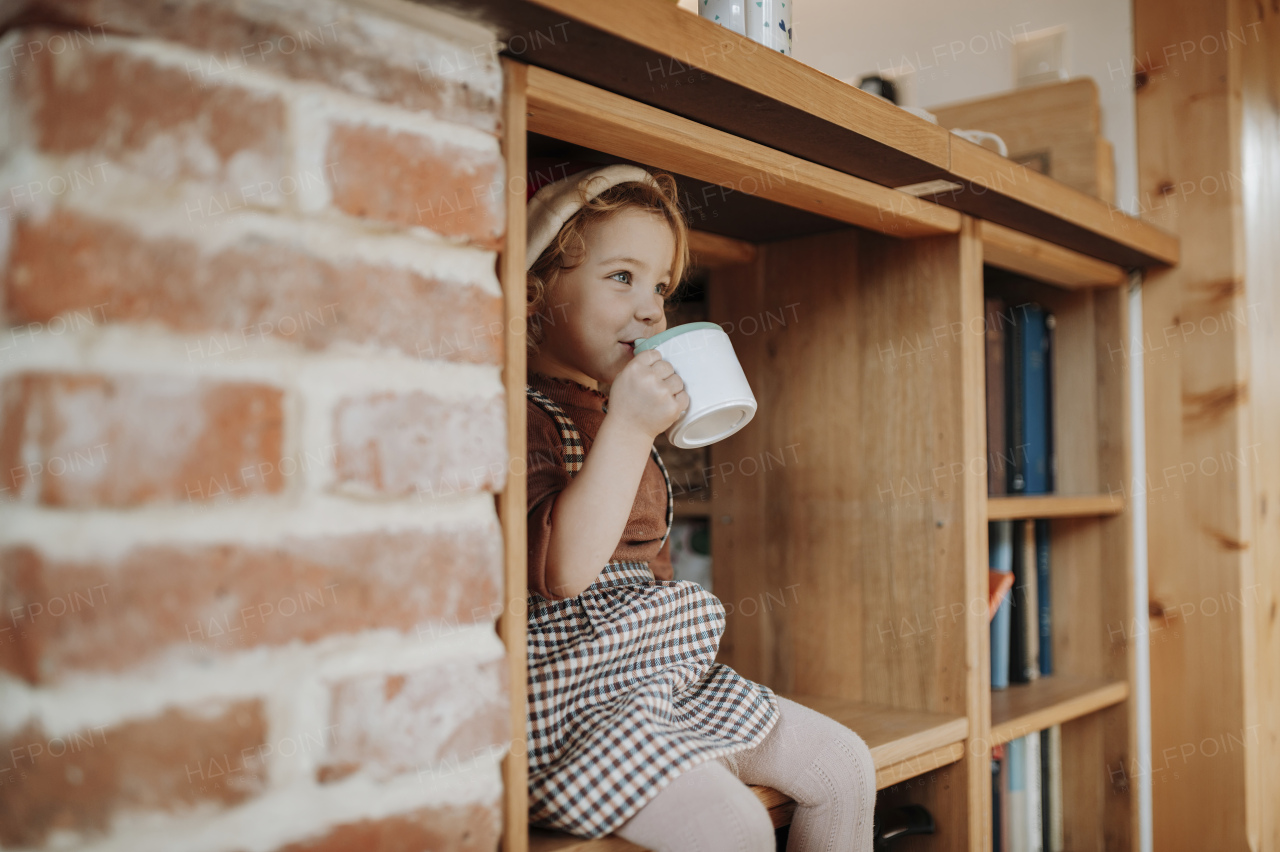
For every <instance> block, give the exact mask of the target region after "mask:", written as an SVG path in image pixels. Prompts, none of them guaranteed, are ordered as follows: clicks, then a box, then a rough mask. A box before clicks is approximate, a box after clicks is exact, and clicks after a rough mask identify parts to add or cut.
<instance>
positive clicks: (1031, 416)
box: [1017, 303, 1049, 494]
mask: <svg viewBox="0 0 1280 852" xmlns="http://www.w3.org/2000/svg"><path fill="white" fill-rule="evenodd" d="M1018 322H1019V323H1021V324H1025V326H1026V327H1025V329H1024V332H1023V334H1022V335H1021V338H1020V341H1019V343H1020V345H1021V351H1020V352H1018V353H1017V354H1018V357H1019V358H1020V359H1021V361H1022V365H1023V369H1022V371H1021V372H1022V381H1023V388H1022V394H1021V401H1022V405H1023V411H1022V423H1023V434H1022V441H1023V443H1024V444H1025V445H1026V446H1025V447H1024V448H1023V449H1024V451H1025V453H1026V479H1025V482H1024V487H1023V493H1024V494H1047V493H1048V492H1049V420H1048V417H1049V373H1048V361H1049V352H1048V348H1049V337H1048V334H1047V333H1046V332H1047V329H1046V328H1045V312H1044V309H1043V308H1041V307H1040V306H1039V305H1037V304H1035V303H1031V304H1027V305H1024V306H1023V311H1022V316H1020V317H1019V318H1018Z"/></svg>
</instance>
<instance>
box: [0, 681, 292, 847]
mask: <svg viewBox="0 0 1280 852" xmlns="http://www.w3.org/2000/svg"><path fill="white" fill-rule="evenodd" d="M211 711H212V712H211ZM266 731H267V723H266V714H265V712H264V709H263V707H262V705H261V703H260V702H259V701H256V700H253V701H240V702H235V703H232V704H230V705H228V706H226V707H223V708H217V707H212V708H211V707H202V708H201V709H200V710H199V711H198V712H188V711H184V710H180V709H171V710H168V711H166V712H165V713H163V714H161V715H159V716H155V717H152V718H149V719H142V720H137V721H130V722H125V723H122V724H118V725H114V726H110V727H107V726H103V727H97V728H92V729H86V730H82V731H79V732H77V733H75V734H71V735H69V736H64V737H50V736H49V735H48V734H46V733H45V732H44V731H42V730H41V729H40V728H39V727H38V726H35V725H29V726H28V727H27V728H26V729H24V730H22V731H19V732H17V733H16V734H13V735H11V736H9V737H6V738H5V741H4V742H3V743H2V744H0V785H3V789H4V791H5V792H4V795H3V796H0V843H3V844H5V845H6V846H24V847H25V846H34V845H38V844H42V843H44V842H45V840H46V839H47V838H48V836H49V834H50V833H51V832H54V831H70V832H76V833H79V834H81V835H82V836H88V837H92V836H93V835H100V834H104V833H106V832H107V831H108V829H109V825H110V820H111V817H112V815H113V814H114V813H115V812H117V811H181V810H185V809H187V808H190V807H193V806H206V807H207V806H209V805H213V806H216V807H228V806H232V805H235V804H238V803H240V802H243V801H245V800H246V799H249V798H250V797H252V796H255V795H257V794H259V793H261V792H262V790H263V789H264V788H265V786H266V777H265V766H264V765H263V763H262V762H261V761H260V760H258V759H257V758H256V755H257V754H259V753H261V748H260V747H261V746H262V744H263V743H265V742H267V735H266Z"/></svg>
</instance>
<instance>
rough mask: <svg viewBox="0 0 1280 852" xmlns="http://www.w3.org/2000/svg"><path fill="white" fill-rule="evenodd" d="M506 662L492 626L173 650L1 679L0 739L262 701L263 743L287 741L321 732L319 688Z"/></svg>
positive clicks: (324, 719) (323, 707)
mask: <svg viewBox="0 0 1280 852" xmlns="http://www.w3.org/2000/svg"><path fill="white" fill-rule="evenodd" d="M421 635H422V636H426V635H427V634H425V633H422V634H421ZM505 653H506V649H505V647H504V646H503V644H502V640H501V639H500V638H499V637H498V635H497V633H496V632H495V631H494V629H493V622H491V621H487V620H481V621H480V622H479V623H478V624H474V625H466V626H463V627H459V628H457V629H455V630H453V631H451V632H449V633H443V634H441V635H439V636H437V637H434V638H420V631H410V632H409V633H407V634H406V633H400V632H398V631H395V630H392V629H389V628H383V629H379V630H369V631H364V632H362V633H357V634H342V635H336V636H327V637H325V638H323V639H321V640H319V641H317V642H313V643H310V644H303V643H302V642H300V641H293V642H290V643H288V644H286V645H277V646H269V647H268V646H261V647H257V648H252V649H249V650H245V651H237V652H218V651H209V650H208V649H200V648H199V646H196V647H195V648H194V649H193V650H192V651H190V652H188V651H187V650H186V649H172V650H171V651H169V652H167V653H166V654H164V655H162V656H161V657H159V658H157V659H155V660H152V661H150V662H148V663H146V664H143V665H141V666H138V667H136V668H133V669H130V670H129V671H126V672H124V673H116V672H104V673H95V674H78V675H72V676H70V677H68V678H67V679H65V680H64V681H61V682H59V683H57V684H54V685H50V686H40V687H33V686H31V685H30V684H28V683H26V682H25V681H22V680H19V679H17V678H15V677H13V676H12V675H7V674H0V732H10V733H11V732H14V731H17V730H21V729H22V728H23V727H25V726H26V725H27V724H29V723H35V724H38V725H39V726H40V729H41V732H42V734H43V735H44V736H46V737H66V736H69V735H71V734H74V733H75V732H77V731H85V730H91V729H96V728H98V727H107V728H110V727H113V726H116V725H119V724H121V723H124V722H128V721H131V720H137V719H148V718H151V717H154V716H156V715H158V714H160V713H163V712H164V711H165V710H166V709H170V708H181V709H182V710H184V711H185V712H187V713H191V714H194V715H200V714H202V713H203V714H206V715H207V714H217V713H219V712H221V711H222V709H223V708H224V707H225V706H226V705H227V704H229V703H231V702H235V701H242V700H245V699H252V698H263V699H266V700H267V702H268V707H267V710H268V717H269V719H270V721H271V723H272V724H271V726H270V728H269V730H268V734H267V736H268V737H276V738H280V737H287V736H296V735H300V734H301V733H302V732H307V731H312V730H313V729H314V730H317V731H318V730H323V729H324V727H325V726H326V725H328V724H329V722H328V704H327V701H326V700H325V699H326V698H327V692H326V689H325V685H326V684H328V683H331V682H334V681H339V680H344V679H347V678H352V677H359V676H363V675H370V674H398V673H404V672H413V671H418V670H421V669H426V668H431V667H434V666H437V665H442V664H446V663H461V662H472V663H475V664H477V665H480V664H484V663H488V662H492V661H494V660H497V659H501V658H502V657H503V655H504V654H505ZM295 689H298V690H300V691H299V692H295ZM304 699H305V700H306V701H308V702H317V703H315V709H314V711H307V712H302V713H299V712H297V709H296V708H297V705H298V704H300V703H303V700H304ZM280 701H284V702H286V703H285V704H280V703H278V702H280ZM273 702H276V703H273Z"/></svg>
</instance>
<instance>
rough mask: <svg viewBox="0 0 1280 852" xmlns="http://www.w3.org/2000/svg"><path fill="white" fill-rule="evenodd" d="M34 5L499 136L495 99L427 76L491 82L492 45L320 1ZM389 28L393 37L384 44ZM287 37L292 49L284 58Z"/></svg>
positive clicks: (85, 0) (55, 16)
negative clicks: (472, 75) (475, 73)
mask: <svg viewBox="0 0 1280 852" xmlns="http://www.w3.org/2000/svg"><path fill="white" fill-rule="evenodd" d="M31 5H32V6H33V7H35V8H34V11H32V12H30V13H28V15H27V16H25V17H26V19H27V20H29V21H34V22H39V21H42V20H46V21H48V20H52V21H58V22H63V21H65V22H67V23H74V24H78V25H80V26H83V27H85V28H86V31H87V32H92V33H97V32H100V31H101V29H100V25H101V24H103V22H106V23H107V27H106V28H107V29H108V30H110V31H111V32H116V33H128V34H134V35H144V36H153V37H158V38H163V39H168V40H170V41H174V42H178V43H180V44H184V45H187V46H189V47H193V48H196V49H197V50H202V51H207V52H208V53H209V54H210V57H211V58H212V59H216V60H218V61H219V62H220V63H221V65H220V67H227V66H229V65H232V64H238V63H244V65H245V67H247V68H249V69H251V70H259V71H265V72H267V73H271V74H276V75H279V76H281V77H286V78H292V79H295V80H303V81H314V82H319V83H324V84H327V85H329V86H332V87H334V88H336V89H342V90H345V91H347V92H350V93H351V94H354V95H356V96H358V97H362V98H370V99H373V100H377V101H381V102H384V103H388V104H392V105H394V106H398V107H402V108H404V109H407V110H410V111H412V112H419V113H429V114H431V115H434V116H436V117H438V118H441V119H443V120H447V121H452V122H456V123H458V124H463V125H467V126H470V127H474V128H476V129H479V130H483V131H485V132H487V133H491V134H494V135H496V134H497V133H498V131H499V124H500V114H501V104H500V103H499V102H498V100H497V98H496V97H494V96H492V95H490V94H488V93H486V92H482V91H478V90H477V87H476V86H475V85H474V84H473V83H472V81H471V80H469V79H468V78H467V76H466V74H465V73H456V72H451V73H433V72H435V71H439V70H443V69H444V68H446V67H453V68H458V69H460V70H461V71H463V72H466V70H467V69H473V68H475V67H476V65H477V64H479V66H480V67H481V68H484V69H490V70H488V71H487V72H486V76H493V77H497V76H498V75H499V73H500V72H499V70H498V60H497V58H496V56H493V55H492V53H491V52H490V50H489V46H488V45H483V44H472V43H469V42H468V43H465V44H458V45H457V46H456V47H454V46H453V45H451V44H449V45H448V46H445V45H446V44H448V43H447V42H444V41H442V40H441V39H439V38H438V37H433V36H430V35H427V34H424V33H421V32H418V31H416V30H415V29H414V28H413V27H412V26H407V25H405V24H404V23H402V22H400V21H388V20H386V19H384V18H381V17H379V16H375V15H372V14H368V13H365V12H363V11H361V10H358V9H353V8H351V7H350V6H347V5H339V4H336V3H323V4H322V3H318V2H317V3H312V4H306V5H305V6H303V5H302V4H299V6H298V8H292V7H288V6H283V5H281V4H277V3H234V4H233V3H226V2H225V0H177V1H176V2H173V1H171V2H167V3H163V4H159V5H156V4H151V3H135V2H131V0H37V2H33V3H32V4H31ZM370 24H373V26H370ZM388 31H391V32H394V38H387V33H388ZM563 37H564V32H563V25H562V24H561V25H559V26H558V27H557V28H549V29H547V30H544V31H543V32H542V33H541V34H540V35H538V38H539V39H540V41H539V43H545V42H546V41H547V40H548V39H551V38H556V39H557V41H563ZM289 39H293V40H294V41H295V42H296V43H297V44H298V48H297V49H294V50H292V51H289V47H290V43H289ZM264 42H270V43H271V44H272V47H271V49H270V50H268V49H267V48H266V47H261V48H259V45H262V44H263V43H264ZM211 67H212V66H211ZM209 76H210V77H211V78H212V77H216V75H214V74H210V75H209ZM495 91H496V90H495Z"/></svg>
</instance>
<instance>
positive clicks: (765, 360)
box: [711, 221, 990, 848]
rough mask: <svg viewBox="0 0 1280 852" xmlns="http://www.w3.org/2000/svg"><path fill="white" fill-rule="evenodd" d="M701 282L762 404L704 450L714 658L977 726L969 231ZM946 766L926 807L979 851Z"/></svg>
mask: <svg viewBox="0 0 1280 852" xmlns="http://www.w3.org/2000/svg"><path fill="white" fill-rule="evenodd" d="M712 281H713V284H712V297H711V317H712V318H713V319H714V320H716V321H717V322H720V323H722V324H728V323H733V324H734V326H733V331H732V332H731V337H732V338H733V343H734V348H735V350H736V351H737V352H738V354H739V356H740V357H741V358H742V361H743V366H744V368H745V369H746V371H747V375H748V377H749V380H750V381H751V384H752V389H753V391H754V392H755V395H756V398H757V400H758V402H759V404H760V409H759V411H758V412H757V414H756V416H755V419H754V420H753V421H752V423H751V424H750V425H749V426H748V427H747V428H746V429H743V430H742V431H741V432H739V433H738V434H737V435H735V436H733V437H731V438H729V439H727V440H725V441H722V442H720V443H719V444H715V445H713V446H712V448H711V452H712V455H711V461H712V465H713V468H714V469H715V471H716V475H717V477H718V479H717V480H716V481H713V490H714V492H715V496H714V498H713V501H714V505H715V509H714V512H715V515H714V517H713V521H714V526H713V535H712V542H713V544H712V546H713V565H714V566H715V568H714V570H715V572H716V576H715V583H714V587H715V589H716V592H717V595H718V596H719V597H720V598H721V599H722V600H724V601H725V602H726V607H727V608H729V607H730V606H731V607H732V608H731V609H730V615H729V627H728V632H727V634H726V641H725V644H724V646H722V650H724V651H725V656H726V661H729V662H731V664H732V665H733V666H734V667H735V668H737V669H738V670H739V671H740V672H742V673H743V674H744V675H746V676H747V677H751V678H753V679H756V680H759V681H761V682H763V683H766V684H768V685H770V686H771V687H774V688H775V689H778V690H779V691H782V692H786V693H791V692H798V693H808V694H814V695H826V696H830V697H833V698H844V699H851V700H857V701H868V702H874V703H878V704H886V705H891V706H895V707H900V708H904V709H910V710H926V711H932V712H940V713H952V714H956V715H961V716H967V717H970V718H971V719H974V718H978V719H984V718H985V717H986V705H985V703H984V702H985V693H984V692H982V691H979V690H978V686H979V684H980V683H984V682H985V679H986V674H985V671H986V670H985V658H984V656H983V655H982V654H981V653H980V652H979V647H978V641H979V636H980V630H981V629H982V627H983V626H985V625H981V623H980V622H979V621H977V620H976V619H973V618H971V616H970V609H971V608H970V607H969V605H968V604H969V602H970V601H972V600H975V599H977V600H979V601H985V595H986V592H985V588H986V587H985V564H986V542H985V528H984V525H983V519H984V518H985V503H984V501H985V480H983V479H982V478H981V475H980V473H981V470H982V465H983V460H984V458H985V455H984V447H983V445H982V441H983V428H984V426H983V421H982V411H983V408H982V397H981V387H982V373H981V358H982V345H983V337H982V334H981V317H982V303H981V246H980V241H979V238H978V236H977V235H976V232H975V229H974V227H973V225H972V223H970V222H967V221H966V222H965V223H964V226H963V228H962V233H961V234H960V235H958V236H944V237H932V238H925V239H919V240H914V241H911V242H906V241H899V240H894V239H891V238H886V237H882V236H879V235H876V234H870V233H867V232H860V231H853V230H850V231H845V232H836V233H829V234H821V235H816V236H810V237H804V238H801V239H796V240H790V241H785V242H777V243H769V244H765V245H763V246H761V247H760V251H759V260H758V262H757V267H756V268H751V267H742V268H739V269H737V270H733V269H719V270H716V271H715V274H714V276H713V279H712ZM783 319H785V324H783V322H782V320H783ZM975 321H976V325H973V323H974V322H975ZM970 462H974V463H975V464H976V465H977V471H976V473H971V472H970V470H971V467H972V466H971V465H970V464H969V463H970ZM722 533H727V534H724V535H722ZM979 570H982V576H981V578H979V576H978V571H979ZM979 581H980V582H981V584H982V585H981V588H979ZM770 596H772V598H773V599H772V600H771V598H770ZM981 611H982V613H983V614H985V606H983V607H982V610H981ZM971 736H972V737H973V738H975V739H978V738H981V737H982V736H984V733H983V731H981V730H979V731H973V730H972V729H971ZM948 771H949V773H950V775H949V777H950V778H951V779H952V780H951V782H949V783H948V784H946V785H941V784H939V785H935V788H934V789H933V790H932V791H931V792H927V793H922V795H923V796H924V797H925V798H926V799H929V800H930V801H931V806H932V807H933V808H934V809H935V816H939V818H940V819H944V820H945V821H946V823H947V824H948V826H949V831H948V832H947V839H946V840H945V841H943V842H944V843H945V844H946V848H969V847H968V844H973V845H974V848H976V846H977V845H978V844H980V843H981V840H982V837H983V836H984V832H985V830H986V827H985V823H984V822H983V820H987V819H989V815H988V809H989V798H988V797H987V796H986V795H985V793H986V789H987V787H989V784H990V775H989V764H988V763H987V760H986V756H985V754H978V755H975V754H972V753H969V754H966V757H965V758H963V759H962V760H961V761H960V763H959V764H957V765H956V766H955V767H952V768H951V769H950V770H948ZM962 825H963V826H966V828H964V829H961V828H959V827H960V826H962ZM935 848H936V847H935Z"/></svg>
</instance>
